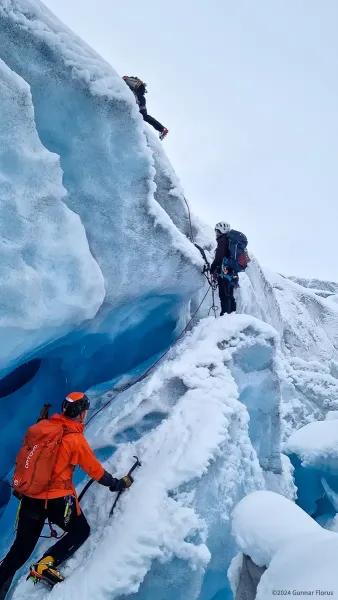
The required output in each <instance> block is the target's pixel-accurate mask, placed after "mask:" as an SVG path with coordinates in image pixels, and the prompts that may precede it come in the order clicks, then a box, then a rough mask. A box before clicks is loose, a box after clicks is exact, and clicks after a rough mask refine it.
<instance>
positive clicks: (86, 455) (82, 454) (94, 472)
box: [77, 435, 105, 481]
mask: <svg viewBox="0 0 338 600" xmlns="http://www.w3.org/2000/svg"><path fill="white" fill-rule="evenodd" d="M79 438H80V440H79V443H78V446H77V464H78V465H80V467H81V469H83V470H84V471H85V472H86V473H87V474H88V475H89V477H91V478H92V479H95V481H99V479H101V478H102V477H103V475H104V472H105V471H104V468H103V466H102V465H101V463H100V462H99V461H98V460H97V458H96V456H95V454H94V452H93V450H92V449H91V447H90V446H89V444H88V442H87V440H86V438H85V437H84V435H81V436H79Z"/></svg>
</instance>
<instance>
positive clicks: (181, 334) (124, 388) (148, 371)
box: [86, 288, 210, 427]
mask: <svg viewBox="0 0 338 600" xmlns="http://www.w3.org/2000/svg"><path fill="white" fill-rule="evenodd" d="M209 292H210V288H209V289H208V290H207V291H206V293H205V294H204V296H203V298H202V300H201V302H200V303H199V305H198V307H197V308H196V310H195V312H194V314H193V315H192V317H191V319H190V321H189V322H188V323H187V325H186V326H185V327H184V329H183V330H182V331H181V333H180V335H179V336H178V337H177V338H176V339H175V340H174V341H173V342H172V344H170V346H169V348H168V349H167V350H166V351H165V352H163V354H161V356H160V357H159V358H158V359H157V360H155V362H154V363H153V364H152V365H151V366H150V367H149V368H148V369H147V370H146V371H145V372H144V373H143V374H142V375H140V377H138V378H137V379H135V381H133V382H132V383H127V384H126V385H124V386H123V387H122V388H120V389H119V390H118V392H116V394H115V395H114V396H113V397H112V398H109V400H107V402H105V403H104V404H103V405H102V406H101V407H100V408H99V409H98V410H97V411H95V413H94V414H93V415H92V416H91V417H90V419H89V421H87V423H86V427H87V425H89V423H90V422H91V421H92V420H93V419H94V418H95V417H96V416H97V415H98V414H99V413H100V412H102V411H103V410H104V409H105V408H106V407H107V406H108V405H109V404H110V403H111V402H112V401H113V400H115V398H116V396H118V395H119V394H122V392H125V391H126V390H129V389H130V388H131V387H133V386H134V385H136V384H137V383H140V382H141V381H143V379H145V378H146V377H147V375H149V373H150V371H152V370H153V369H154V367H156V365H158V363H159V362H160V361H161V360H162V359H163V358H164V357H165V356H166V355H167V354H168V352H170V350H171V349H172V348H173V347H174V346H175V345H176V344H177V342H178V341H179V340H180V339H181V337H182V336H183V335H184V334H185V333H186V331H187V329H188V328H189V327H190V325H191V323H192V321H193V320H194V318H195V317H196V315H197V313H198V311H199V309H200V308H201V306H202V304H203V302H204V300H205V299H206V297H207V295H208V294H209Z"/></svg>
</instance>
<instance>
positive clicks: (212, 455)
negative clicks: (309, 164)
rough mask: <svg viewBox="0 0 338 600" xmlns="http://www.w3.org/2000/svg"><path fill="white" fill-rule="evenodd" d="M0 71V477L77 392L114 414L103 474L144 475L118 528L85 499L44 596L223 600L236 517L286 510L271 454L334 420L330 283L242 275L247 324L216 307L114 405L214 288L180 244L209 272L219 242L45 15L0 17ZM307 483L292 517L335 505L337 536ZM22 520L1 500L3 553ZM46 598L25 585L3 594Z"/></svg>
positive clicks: (283, 478) (93, 430)
mask: <svg viewBox="0 0 338 600" xmlns="http://www.w3.org/2000/svg"><path fill="white" fill-rule="evenodd" d="M0 59H1V60H2V61H3V62H0V71H1V73H0V75H1V77H0V94H1V101H2V116H3V118H2V120H1V124H0V129H1V136H0V137H1V139H0V185H1V208H2V219H1V225H0V233H1V235H0V252H1V261H0V275H1V276H0V292H1V303H0V359H1V361H2V363H1V367H0V368H1V376H2V379H1V381H0V417H1V418H0V436H1V450H2V448H5V449H6V451H5V452H3V451H1V454H0V475H5V474H7V476H8V477H9V476H10V473H11V469H12V466H13V460H14V457H15V454H16V451H17V449H18V447H19V444H20V441H21V437H22V435H23V433H24V431H25V429H26V427H27V426H28V425H29V424H31V423H32V422H33V421H34V420H35V419H36V417H37V415H38V413H39V410H40V408H41V404H42V403H43V402H45V401H46V400H48V401H50V402H51V403H52V404H53V407H54V408H58V407H59V404H60V401H61V400H62V398H63V397H64V395H65V394H66V393H67V392H69V391H70V390H71V389H76V388H77V389H83V390H86V391H87V393H88V394H89V395H90V397H91V401H92V406H93V409H95V408H98V407H100V406H102V404H103V402H105V401H106V400H108V399H109V398H110V399H112V402H111V404H110V405H109V408H107V409H106V411H104V412H102V413H101V414H100V416H98V417H97V418H96V419H95V420H94V421H93V422H92V423H91V424H90V425H89V427H88V429H87V432H86V434H87V437H88V439H89V440H90V442H91V443H92V444H93V446H94V448H95V451H96V453H97V456H98V457H99V458H100V460H102V461H104V464H105V466H106V468H107V469H108V470H110V471H111V472H113V473H115V474H116V475H117V476H120V475H122V474H124V473H125V472H126V470H128V469H129V467H130V466H131V464H132V462H133V455H134V454H135V453H137V454H139V455H140V458H141V459H142V468H141V469H139V471H138V472H137V474H136V477H135V485H134V486H133V487H132V489H131V490H130V491H128V493H126V494H124V496H123V498H122V500H121V503H120V506H119V508H118V510H117V513H116V516H115V517H114V518H113V519H111V520H109V519H108V516H107V515H108V512H109V509H110V507H111V504H112V502H113V496H112V495H111V494H110V493H109V492H108V491H107V490H106V489H103V488H102V487H99V486H97V485H93V486H92V488H91V489H90V491H89V492H88V495H87V496H86V497H85V500H84V503H83V507H84V510H85V512H86V514H87V515H88V518H89V520H90V523H91V527H92V535H91V537H90V539H89V540H88V542H87V543H86V544H85V545H84V546H83V548H81V550H80V551H78V552H77V553H76V555H75V556H74V558H72V559H71V561H69V562H68V563H67V564H66V565H65V566H64V567H63V569H64V572H65V574H66V575H69V577H68V578H67V581H66V582H65V584H64V585H61V586H59V587H57V588H55V590H54V591H53V592H52V594H51V596H49V597H53V596H54V597H60V599H61V598H67V600H68V599H74V600H75V599H78V598H79V597H81V598H82V600H86V598H88V599H89V598H93V597H95V598H96V600H100V599H103V598H105V599H106V598H110V599H112V598H119V599H120V600H122V599H125V598H127V597H135V598H138V599H139V600H155V599H156V600H158V599H159V598H161V600H180V599H182V600H194V599H197V598H200V599H201V600H228V599H230V598H231V591H230V588H229V583H228V580H227V568H228V566H229V564H230V561H231V559H232V557H233V556H234V554H235V553H236V552H237V550H238V547H237V546H236V541H235V539H234V538H233V537H231V535H230V522H231V514H232V510H233V507H234V506H235V505H236V504H237V503H238V501H239V500H241V498H242V497H243V496H245V495H246V494H248V493H250V492H252V491H254V490H263V489H264V488H267V489H269V490H274V491H275V492H278V493H279V494H282V495H284V496H286V497H288V498H290V500H292V499H294V498H295V489H294V484H293V480H292V473H293V470H294V472H295V473H298V465H297V464H293V465H292V464H291V463H290V460H289V458H288V457H286V456H282V455H281V443H284V442H285V441H286V440H287V439H288V437H289V435H290V433H291V432H292V431H293V430H294V429H299V428H300V427H301V426H303V425H305V424H306V423H309V422H310V423H311V422H312V421H315V420H317V419H324V418H325V416H326V415H327V414H332V413H334V411H337V409H338V401H337V391H338V389H337V385H338V351H337V348H338V312H337V311H338V303H337V294H336V291H337V290H336V288H335V284H331V283H327V282H317V281H315V282H307V281H304V280H298V281H291V280H290V279H288V278H286V277H283V276H281V275H277V274H274V273H271V272H267V271H264V270H263V269H262V268H261V267H260V265H259V264H258V262H257V260H256V259H255V258H254V257H252V262H251V263H250V266H249V268H248V270H247V274H246V275H241V277H240V289H239V290H238V291H236V297H237V301H238V312H239V313H244V314H239V315H231V316H229V317H228V316H226V317H224V318H222V319H219V320H215V319H213V317H208V313H209V311H210V306H211V294H210V293H209V296H208V297H207V300H206V302H205V303H204V304H203V306H202V308H201V309H200V312H199V313H198V318H201V319H202V320H201V321H200V322H199V323H198V324H197V325H196V321H195V322H194V324H193V325H194V326H195V327H194V328H193V329H192V330H190V332H189V333H188V334H187V335H186V337H184V338H183V339H182V341H181V342H180V344H179V345H178V346H177V347H175V348H174V349H173V350H171V351H170V353H169V354H168V356H167V357H166V360H165V361H163V362H162V363H161V364H160V366H159V367H158V368H157V370H156V371H154V372H153V373H152V374H151V375H150V376H149V377H148V378H147V379H146V380H144V381H143V382H142V383H140V384H137V385H136V386H135V387H133V388H132V389H131V390H130V391H126V392H123V393H121V394H119V395H118V396H116V397H114V394H115V393H116V391H117V390H118V389H121V385H123V383H125V382H126V381H130V382H131V381H133V380H134V379H135V378H136V377H137V376H138V375H140V374H141V373H142V372H144V371H145V370H146V368H147V367H149V366H150V365H151V364H152V362H153V361H154V360H155V359H156V358H157V357H158V356H159V355H160V353H161V352H163V351H164V350H165V349H167V348H168V346H169V345H170V344H171V343H172V341H173V340H174V339H176V337H177V335H178V334H179V333H180V332H181V331H182V329H183V328H184V327H185V325H186V324H187V322H188V320H189V319H190V316H191V314H192V313H194V311H195V310H196V308H197V306H198V305H199V303H200V301H201V299H202V297H203V295H204V294H205V293H206V291H207V287H206V284H205V279H204V278H203V277H202V275H201V266H202V260H201V257H200V255H199V253H198V251H197V250H196V248H195V247H194V246H193V244H191V242H190V241H189V239H188V238H189V237H190V236H191V234H193V236H194V237H195V240H196V242H197V243H198V244H200V245H202V246H203V247H204V248H205V249H206V251H207V253H208V256H209V258H210V259H211V258H212V250H213V248H214V239H213V232H212V231H210V229H209V228H208V227H206V226H205V225H203V224H202V223H201V222H200V221H199V220H198V218H196V217H195V216H194V215H192V217H191V225H190V220H189V215H188V208H187V205H186V202H185V198H184V192H183V191H182V189H181V187H180V184H179V181H178V179H177V177H176V175H175V173H174V171H173V169H172V167H171V165H170V163H169V161H168V159H167V158H166V156H165V154H164V152H163V147H162V145H161V144H160V143H159V142H158V140H157V139H156V138H155V137H154V134H153V132H152V131H151V129H149V127H148V126H147V125H146V124H145V123H144V122H143V120H142V118H141V117H140V115H139V113H138V110H137V107H136V104H135V101H134V97H133V95H132V94H131V92H130V91H129V90H128V88H127V87H126V86H125V84H124V83H123V81H122V80H121V79H120V77H119V75H118V74H117V73H116V72H115V71H114V70H113V69H112V68H111V66H110V65H109V64H108V63H106V62H105V61H104V60H102V59H101V57H99V56H98V55H97V54H96V53H95V52H93V51H92V50H91V49H90V48H88V46H86V44H84V43H83V42H82V41H81V40H80V39H79V38H77V37H76V36H75V35H74V34H73V33H72V32H71V31H69V30H68V29H67V28H66V27H64V26H63V25H62V24H61V23H60V22H59V21H58V20H57V19H56V18H55V17H54V16H53V15H52V14H51V13H50V12H49V11H48V10H47V9H46V8H45V7H44V6H43V5H42V4H41V3H40V2H39V1H38V0H34V1H33V0H0ZM235 225H236V228H238V229H241V226H240V223H239V224H234V226H235ZM253 250H254V249H253ZM318 290H319V291H320V292H321V293H318ZM322 292H323V293H322ZM329 294H330V296H328V297H327V298H325V297H323V296H326V295H329ZM216 303H217V304H218V303H219V302H218V300H217V297H216ZM112 389H113V390H114V391H112ZM92 414H93V413H92ZM328 422H329V421H328ZM333 422H334V421H331V423H333ZM302 468H303V467H302ZM303 470H304V469H303ZM75 477H76V483H77V484H79V488H81V487H82V485H83V483H84V481H83V474H81V473H76V476H75ZM296 479H297V477H296ZM318 481H319V484H320V485H319V489H320V493H319V495H318V494H317V488H316V485H317V483H318ZM80 484H81V485H80ZM310 484H311V485H310ZM310 484H309V485H310V487H308V482H305V484H304V485H302V486H301V487H302V490H301V489H300V487H299V489H298V501H299V498H300V496H301V495H302V494H303V495H304V497H306V498H307V499H308V501H309V502H310V503H314V504H315V506H316V503H317V500H318V498H320V497H321V494H322V496H323V497H324V496H325V497H326V498H327V499H328V498H330V501H329V503H330V510H331V513H330V515H329V516H330V518H332V519H334V515H335V507H337V506H338V502H337V503H336V495H335V494H336V492H335V489H334V486H333V484H332V481H331V480H330V479H329V477H328V475H327V474H326V475H325V477H324V476H323V473H321V474H320V478H319V479H318V477H317V475H316V478H315V481H314V480H311V482H310ZM311 486H312V487H311ZM16 507H17V505H16V500H15V499H13V498H12V499H10V497H9V493H8V488H6V487H0V517H1V518H0V552H1V555H2V553H3V552H5V551H6V550H7V548H8V546H9V545H10V542H11V539H12V538H11V536H12V533H11V529H12V523H13V520H14V513H15V510H16ZM278 510H283V509H282V508H280V507H279V505H278ZM296 510H300V509H299V508H297V507H296ZM323 510H324V508H323ZM276 511H277V506H276ZM309 512H311V511H310V510H309ZM324 512H325V510H324ZM297 514H300V513H297ZM325 514H326V513H325ZM327 514H328V513H327ZM324 516H325V515H324ZM314 525H315V526H317V525H316V524H315V523H314ZM331 539H333V538H331ZM330 543H331V542H330ZM47 546H48V542H43V543H41V544H40V545H39V547H38V548H37V549H36V551H35V555H36V556H38V555H39V554H40V553H41V552H42V551H43V550H44V549H45V548H46V547H47ZM324 552H325V550H323V553H324ZM286 560H288V558H286ZM295 561H296V559H295ZM273 564H274V563H273V560H272V562H271V565H270V567H269V571H270V569H271V568H272V566H273ZM278 564H279V563H277V567H278ZM295 564H296V562H295ZM277 567H276V569H277ZM26 568H27V567H26ZM26 568H25V569H26ZM25 569H24V570H23V572H25ZM270 572H271V571H270ZM276 577H277V576H276ZM45 595H46V592H45V590H44V588H42V587H39V586H37V587H36V588H32V585H31V584H30V583H26V582H25V581H22V582H21V583H20V584H19V585H18V586H17V588H16V589H15V591H14V598H27V597H28V596H29V597H36V598H42V597H44V596H45Z"/></svg>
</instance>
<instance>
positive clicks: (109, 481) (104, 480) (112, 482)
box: [97, 470, 119, 488]
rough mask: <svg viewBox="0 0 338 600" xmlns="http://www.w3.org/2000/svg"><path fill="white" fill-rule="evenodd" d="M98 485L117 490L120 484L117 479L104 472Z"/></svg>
mask: <svg viewBox="0 0 338 600" xmlns="http://www.w3.org/2000/svg"><path fill="white" fill-rule="evenodd" d="M97 483H100V484H101V485H105V486H106V487H111V488H116V486H117V485H118V483H119V480H118V479H115V477H113V476H112V475H111V474H110V473H108V471H106V470H105V471H104V473H103V475H102V477H101V478H100V479H99V480H98V482H97Z"/></svg>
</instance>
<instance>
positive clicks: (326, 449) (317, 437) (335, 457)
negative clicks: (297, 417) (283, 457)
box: [284, 419, 338, 472]
mask: <svg viewBox="0 0 338 600" xmlns="http://www.w3.org/2000/svg"><path fill="white" fill-rule="evenodd" d="M284 450H285V452H287V453H288V454H292V453H294V454H297V456H298V457H299V458H300V460H301V461H302V463H303V464H304V465H307V466H310V465H312V466H314V465H318V464H319V463H323V462H325V461H328V460H329V461H337V472H338V427H337V422H336V419H326V420H325V421H316V422H314V423H308V424H307V425H305V426H304V427H301V428H300V429H298V430H297V431H294V433H292V434H291V436H290V437H289V439H288V441H287V443H286V445H285V448H284Z"/></svg>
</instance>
